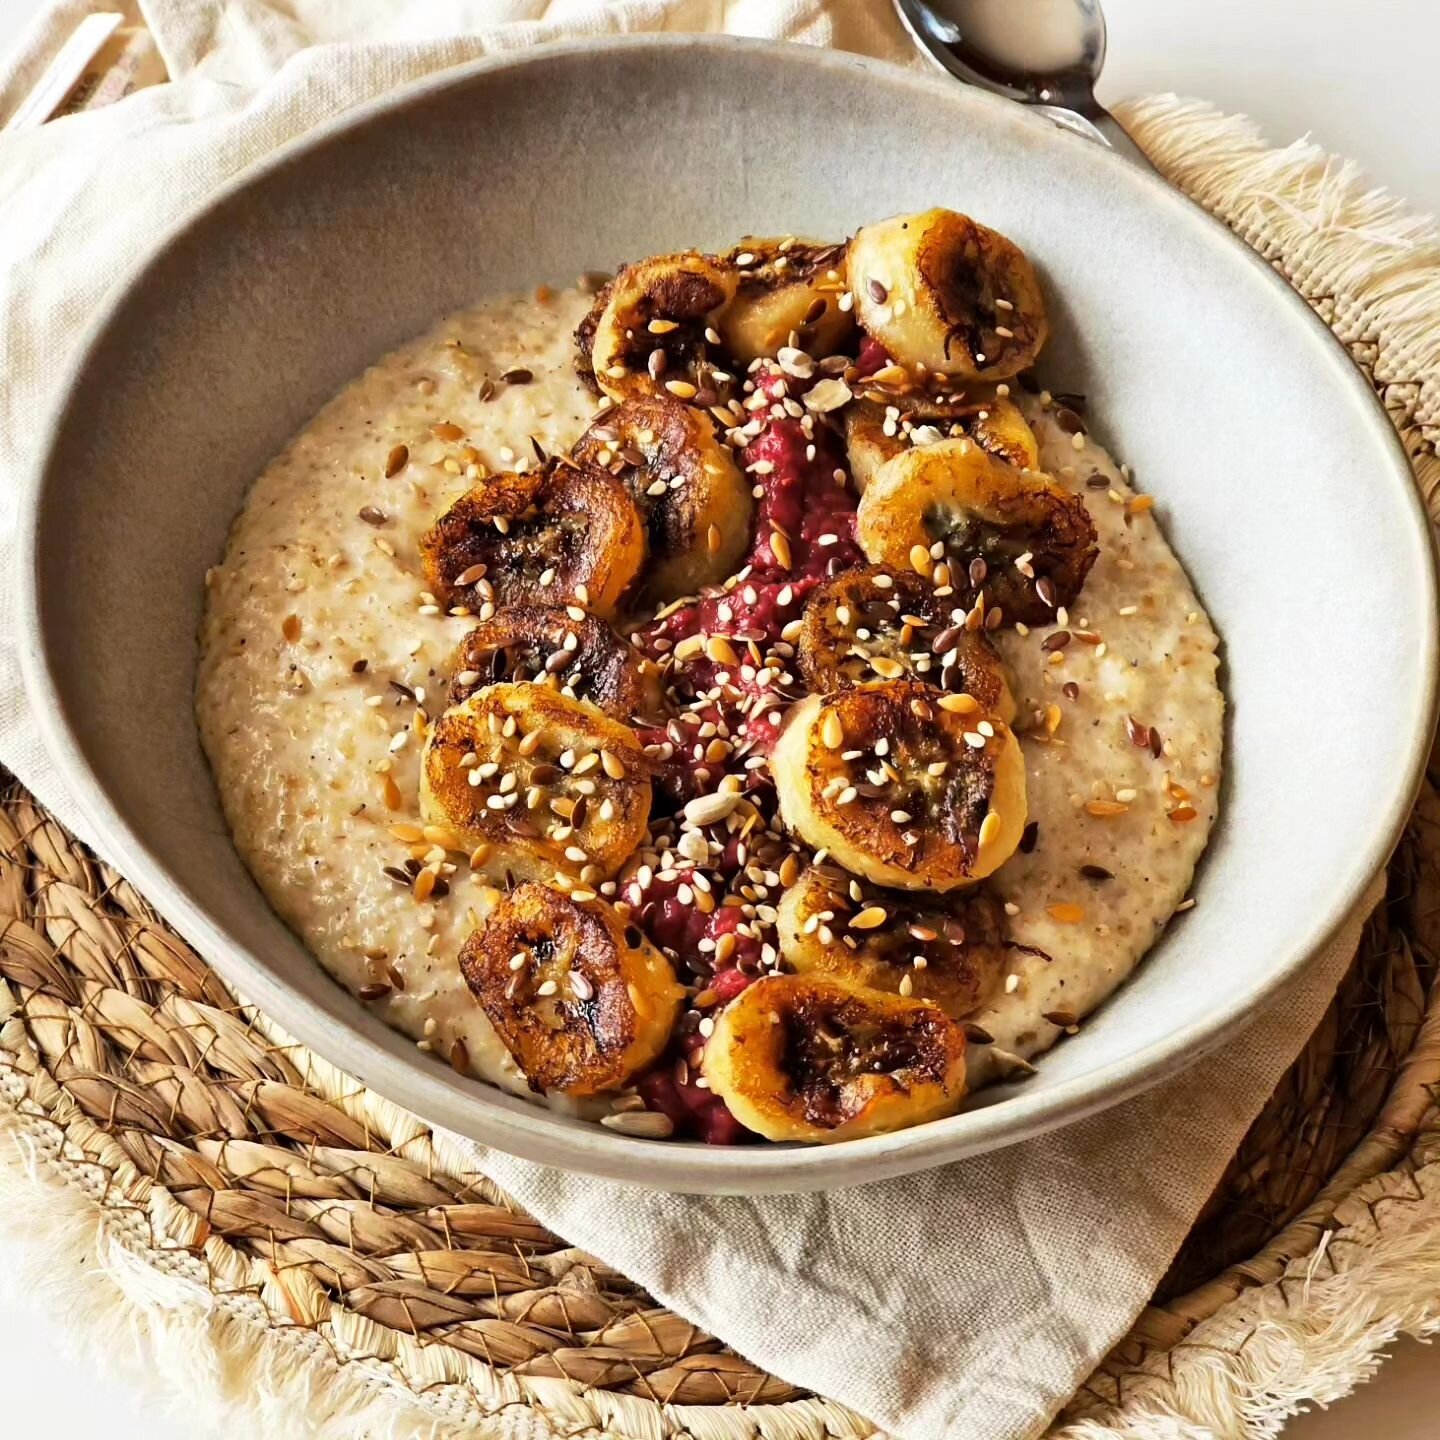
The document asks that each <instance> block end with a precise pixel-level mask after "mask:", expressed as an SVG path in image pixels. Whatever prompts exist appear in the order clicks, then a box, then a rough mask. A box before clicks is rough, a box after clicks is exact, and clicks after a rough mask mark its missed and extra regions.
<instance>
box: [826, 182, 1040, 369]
mask: <svg viewBox="0 0 1440 1440" xmlns="http://www.w3.org/2000/svg"><path fill="white" fill-rule="evenodd" d="M849 277H850V290H851V293H852V294H853V295H854V296H855V314H856V318H857V319H858V320H859V321H860V324H861V325H862V326H864V328H865V329H866V331H867V332H868V333H869V334H871V335H873V336H874V337H875V339H877V340H878V341H880V343H881V344H882V345H884V347H885V348H886V350H888V351H889V352H890V354H891V355H892V356H893V357H894V358H895V359H896V360H897V361H898V362H899V363H900V364H901V365H904V366H906V367H907V368H910V369H914V368H915V367H917V366H922V365H923V366H924V367H925V368H926V369H927V370H931V371H938V372H939V373H941V374H944V375H957V376H961V377H963V378H965V379H967V380H985V379H990V380H1003V379H1005V378H1006V377H1007V376H1010V375H1017V374H1019V372H1020V371H1021V370H1024V369H1026V368H1027V367H1028V366H1030V365H1032V364H1033V363H1034V361H1035V357H1036V355H1037V354H1039V352H1040V347H1041V346H1042V345H1043V344H1044V343H1045V337H1046V335H1047V333H1048V326H1047V324H1046V320H1045V302H1044V300H1043V298H1042V297H1041V294H1040V284H1039V281H1038V280H1037V279H1036V278H1035V271H1034V269H1033V267H1032V266H1031V264H1030V261H1029V260H1028V259H1026V257H1025V254H1024V252H1023V251H1021V250H1020V248H1019V247H1018V246H1016V245H1015V244H1013V243H1012V242H1011V241H1009V240H1007V239H1006V238H1005V237H1004V236H1003V235H1001V234H999V233H997V232H996V231H994V230H990V229H987V228H986V227H985V226H984V225H981V224H978V223H977V222H976V221H974V220H972V219H970V217H969V216H968V215H959V214H957V213H956V212H955V211H954V210H926V211H925V212H924V213H923V214H920V215H897V216H895V218H894V219H892V220H881V221H880V222H879V223H878V224H875V225H866V226H864V227H863V228H862V229H861V230H859V231H858V232H857V233H856V235H855V238H854V239H853V240H852V241H851V242H850V254H849Z"/></svg>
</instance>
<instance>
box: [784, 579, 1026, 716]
mask: <svg viewBox="0 0 1440 1440" xmlns="http://www.w3.org/2000/svg"><path fill="white" fill-rule="evenodd" d="M947 603H948V602H945V601H941V600H940V599H939V598H938V597H937V596H936V594H935V591H934V588H933V587H932V586H931V585H930V583H929V581H928V580H922V579H921V578H920V576H919V575H917V574H916V573H915V571H913V570H909V571H905V570H902V571H898V572H896V571H891V570H887V569H886V568H885V567H884V566H883V565H869V566H862V567H861V568H859V569H856V570H845V571H842V572H841V573H840V574H839V575H837V576H836V577H835V578H834V579H833V580H827V581H825V582H824V583H823V584H820V585H817V586H816V587H815V589H814V590H812V591H811V592H810V598H809V600H807V601H806V603H805V617H804V621H803V624H802V626H801V629H800V639H799V641H798V643H797V645H796V651H797V657H798V659H799V662H800V673H801V674H802V675H804V677H805V681H806V684H808V685H809V687H810V689H811V690H815V691H819V692H820V693H821V694H827V695H828V694H829V693H830V692H832V691H835V690H848V689H851V688H852V687H854V686H856V685H863V684H865V683H866V682H868V681H872V680H897V679H900V678H901V677H902V676H911V675H913V676H916V677H921V678H924V679H925V680H928V681H929V682H930V683H931V684H932V685H938V686H940V688H941V689H943V690H955V691H962V690H963V691H965V692H966V693H967V694H970V695H973V696H974V697H975V699H976V700H978V701H979V702H980V708H981V709H982V710H985V711H987V712H988V713H990V714H992V715H995V716H998V717H999V718H1000V719H1001V720H1003V721H1005V723H1006V724H1007V725H1008V724H1009V723H1010V722H1011V721H1012V720H1013V719H1014V718H1015V697H1014V696H1013V695H1012V694H1011V693H1010V685H1009V681H1008V680H1007V679H1006V675H1005V667H1004V665H1003V664H1002V662H1001V660H1000V657H999V655H997V654H996V653H995V647H994V646H993V645H991V643H990V642H989V640H987V639H986V638H985V636H984V635H983V634H982V633H981V632H979V631H970V630H966V628H965V627H964V625H955V624H952V623H951V621H950V619H949V615H948V611H947V610H946V609H945V605H946V604H947Z"/></svg>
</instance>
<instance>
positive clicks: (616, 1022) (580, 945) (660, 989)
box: [460, 884, 685, 1096]
mask: <svg viewBox="0 0 1440 1440" xmlns="http://www.w3.org/2000/svg"><path fill="white" fill-rule="evenodd" d="M460 973H461V974H462V975H463V976H464V977H465V983H466V984H467V985H468V986H469V987H470V990H471V993H472V994H473V995H474V996H475V998H476V1000H478V1001H479V1002H480V1007H481V1008H482V1009H483V1010H484V1011H485V1014H486V1015H487V1016H488V1017H489V1020H490V1023H491V1024H492V1025H493V1026H494V1027H495V1032H496V1034H498V1035H499V1036H500V1039H501V1040H502V1041H503V1042H504V1044H505V1048H506V1049H507V1050H508V1051H509V1052H510V1053H511V1055H513V1056H514V1057H515V1063H516V1064H517V1065H518V1066H519V1067H520V1069H521V1070H522V1071H523V1072H524V1075H525V1078H526V1079H527V1080H528V1081H529V1082H530V1088H531V1089H532V1090H537V1091H538V1090H559V1091H563V1092H564V1093H565V1094H567V1095H577V1096H584V1095H596V1094H599V1093H600V1092H602V1091H606V1090H618V1089H620V1088H621V1087H622V1086H624V1085H625V1084H627V1083H628V1082H629V1080H630V1078H631V1077H632V1076H633V1075H634V1074H635V1073H636V1072H637V1071H640V1070H643V1069H644V1068H645V1067H646V1066H647V1065H649V1064H650V1062H651V1061H652V1060H654V1059H656V1057H657V1056H658V1055H659V1054H660V1052H661V1051H662V1050H663V1049H664V1048H665V1045H666V1042H667V1041H668V1040H669V1038H670V1030H671V1027H672V1026H673V1025H674V1023H675V1014H676V1011H677V1010H678V1008H679V1005H680V999H681V997H682V996H683V995H684V994H685V990H684V988H683V987H682V986H681V985H680V984H678V983H677V982H676V979H675V972H674V971H673V970H672V969H671V968H670V962H669V961H668V960H666V958H665V957H664V956H663V955H662V954H661V953H660V952H659V951H658V950H657V949H656V948H655V947H654V946H653V945H652V944H650V942H649V941H648V940H646V939H645V937H644V936H643V935H642V934H641V933H640V931H639V929H638V928H637V927H636V926H634V925H630V924H628V923H627V922H626V921H624V920H623V919H621V917H620V916H619V915H618V914H617V913H616V912H615V909H614V907H613V906H610V905H607V904H606V903H605V902H604V901H603V900H583V901H581V900H576V899H574V898H573V897H572V896H569V895H562V894H561V893H560V891H558V890H552V889H551V888H550V887H549V886H548V885H534V884H525V885H520V886H518V887H517V888H516V889H515V890H513V891H512V892H511V893H510V894H509V895H506V896H505V897H504V898H502V899H501V900H500V901H499V903H498V904H497V905H496V906H495V908H494V909H493V910H492V911H491V912H490V913H489V914H488V915H487V916H486V917H485V919H484V920H482V921H481V922H480V925H479V926H478V927H477V928H476V929H475V930H473V931H471V933H470V938H469V939H468V940H466V942H465V944H464V946H463V947H462V948H461V950H460Z"/></svg>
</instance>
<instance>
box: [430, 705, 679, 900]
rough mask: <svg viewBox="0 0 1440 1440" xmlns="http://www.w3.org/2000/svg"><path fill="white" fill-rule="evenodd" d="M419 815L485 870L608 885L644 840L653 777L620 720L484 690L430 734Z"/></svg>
mask: <svg viewBox="0 0 1440 1440" xmlns="http://www.w3.org/2000/svg"><path fill="white" fill-rule="evenodd" d="M420 813H421V815H422V817H423V818H424V819H425V821H426V823H427V824H431V825H440V826H444V827H446V828H448V829H450V830H451V831H454V832H455V833H456V835H457V838H460V839H463V841H464V843H465V845H466V846H467V847H477V846H493V847H494V849H495V852H496V853H495V855H494V856H493V861H492V867H491V868H493V869H497V870H498V869H500V868H502V867H503V868H505V869H507V870H509V871H510V872H511V873H512V874H514V875H518V876H522V877H524V878H527V879H544V880H549V879H551V878H552V877H553V876H554V875H555V874H556V873H557V872H559V873H564V874H568V875H579V876H580V878H581V879H582V880H584V881H586V882H587V883H589V882H592V881H595V880H603V879H608V878H609V877H610V876H611V875H613V874H614V873H615V872H616V871H617V870H618V869H619V868H620V866H621V865H622V864H623V863H624V862H625V860H626V859H627V858H628V857H629V855H630V854H631V853H632V852H633V851H634V849H635V847H636V846H637V845H639V844H640V842H641V841H642V840H644V838H645V833H646V825H647V823H648V821H649V818H650V773H649V768H648V765H647V762H646V759H645V752H644V751H643V750H642V749H641V748H640V742H639V741H638V740H637V739H636V737H635V732H634V731H633V730H632V729H630V727H629V726H628V725H622V724H621V723H620V722H619V721H618V720H612V719H611V718H610V717H609V716H608V715H605V714H602V713H601V712H600V711H599V710H597V709H596V708H595V707H594V706H593V705H587V704H585V703H584V702H583V701H580V700H570V699H567V698H566V697H565V696H564V695H561V694H559V693H558V692H557V691H555V690H551V689H550V688H549V687H548V686H545V685H530V684H520V685H491V686H490V687H489V688H488V689H485V690H479V691H477V692H476V693H475V694H473V695H471V696H470V698H469V699H468V700H466V701H465V702H464V703H463V704H460V705H452V706H451V707H450V709H448V710H447V711H446V712H445V713H444V714H443V715H442V716H441V717H440V718H439V719H438V720H437V721H436V722H435V724H434V725H433V726H432V727H431V730H430V735H429V738H428V739H427V740H426V741H425V749H424V752H423V754H422V755H421V761H420Z"/></svg>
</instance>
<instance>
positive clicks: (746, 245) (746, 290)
mask: <svg viewBox="0 0 1440 1440" xmlns="http://www.w3.org/2000/svg"><path fill="white" fill-rule="evenodd" d="M725 263H726V264H728V265H731V266H733V267H734V268H735V271H736V273H737V275H738V276H739V282H738V285H737V287H736V290H735V298H734V299H733V300H732V301H731V302H730V303H729V304H728V305H727V306H726V307H725V308H724V310H722V311H721V312H720V315H719V318H718V319H717V320H716V322H715V328H716V329H717V330H718V331H719V332H720V339H721V341H722V342H723V343H724V346H725V349H726V350H727V351H728V352H729V354H730V356H731V358H732V359H733V360H734V361H735V362H736V363H737V364H739V365H740V366H742V367H744V366H747V365H749V364H750V363H751V362H752V361H754V360H761V359H766V360H768V359H773V358H774V357H775V356H776V355H778V354H779V353H780V350H781V348H782V347H783V346H786V345H795V346H798V347H799V348H800V349H801V350H803V351H805V353H806V354H807V355H809V356H810V357H811V358H812V359H816V360H819V359H822V358H823V357H824V356H826V355H835V354H838V353H839V352H840V351H841V350H843V349H845V347H846V345H847V344H848V342H849V340H850V337H851V336H852V334H853V333H854V330H855V317H854V315H853V314H851V313H850V311H849V310H848V309H844V310H842V309H841V308H840V297H841V296H842V295H843V294H844V293H845V288H846V287H845V247H844V246H843V245H822V244H816V243H812V242H809V241H803V240H795V239H771V240H761V239H756V238H755V237H753V236H747V237H746V238H745V239H744V240H742V241H741V242H740V243H739V244H738V245H737V246H736V247H735V248H734V249H733V250H732V251H731V252H730V253H729V254H728V255H727V256H725ZM792 337H793V338H792Z"/></svg>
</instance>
